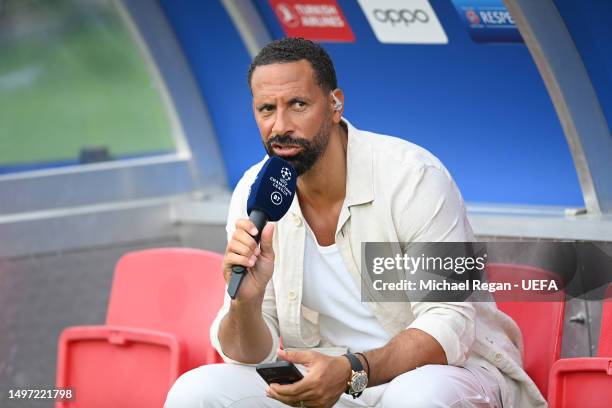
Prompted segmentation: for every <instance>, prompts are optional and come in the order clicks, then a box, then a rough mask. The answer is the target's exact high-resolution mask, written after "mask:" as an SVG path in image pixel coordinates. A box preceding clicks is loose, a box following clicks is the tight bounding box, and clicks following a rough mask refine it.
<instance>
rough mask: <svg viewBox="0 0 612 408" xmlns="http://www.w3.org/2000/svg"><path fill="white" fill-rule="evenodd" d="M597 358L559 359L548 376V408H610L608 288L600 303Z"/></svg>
mask: <svg viewBox="0 0 612 408" xmlns="http://www.w3.org/2000/svg"><path fill="white" fill-rule="evenodd" d="M597 355H598V357H585V358H563V359H561V360H559V361H557V362H556V363H555V364H554V365H553V367H552V372H551V375H550V394H549V398H548V400H549V404H550V407H551V408H565V407H589V408H600V407H601V408H604V407H606V408H607V407H610V406H611V405H612V285H610V286H608V290H607V294H606V300H605V301H604V302H603V310H602V316H601V331H600V336H599V345H598V352H597Z"/></svg>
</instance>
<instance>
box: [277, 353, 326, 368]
mask: <svg viewBox="0 0 612 408" xmlns="http://www.w3.org/2000/svg"><path fill="white" fill-rule="evenodd" d="M318 354H319V353H317V352H315V351H310V350H306V351H287V350H279V351H278V357H279V358H281V359H283V360H286V361H289V362H291V363H295V364H304V365H308V364H311V363H312V362H313V361H314V360H315V359H316V358H317V356H318Z"/></svg>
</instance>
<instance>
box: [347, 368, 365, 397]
mask: <svg viewBox="0 0 612 408" xmlns="http://www.w3.org/2000/svg"><path fill="white" fill-rule="evenodd" d="M367 386H368V375H367V374H366V373H365V371H358V372H356V373H355V374H353V378H352V381H351V388H352V390H353V392H355V393H358V392H363V390H365V389H366V387H367Z"/></svg>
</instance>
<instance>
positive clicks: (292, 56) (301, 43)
mask: <svg viewBox="0 0 612 408" xmlns="http://www.w3.org/2000/svg"><path fill="white" fill-rule="evenodd" d="M301 60H306V61H308V62H309V63H310V65H311V66H312V69H313V70H314V73H315V80H316V81H317V84H318V85H319V86H320V87H321V89H323V91H325V92H330V91H333V90H334V89H336V88H337V87H338V81H337V80H336V71H335V69H334V63H333V62H332V60H331V58H330V56H329V54H328V53H327V51H325V50H324V49H323V47H321V46H320V45H319V44H315V43H314V42H312V41H310V40H306V39H304V38H282V39H280V40H275V41H272V42H271V43H270V44H268V45H266V46H265V47H263V48H262V49H261V51H259V53H258V54H257V55H256V56H255V58H254V59H253V62H252V63H251V66H250V67H249V73H248V82H249V89H251V78H252V77H253V71H255V68H257V67H259V66H261V65H269V64H282V63H286V62H295V61H301Z"/></svg>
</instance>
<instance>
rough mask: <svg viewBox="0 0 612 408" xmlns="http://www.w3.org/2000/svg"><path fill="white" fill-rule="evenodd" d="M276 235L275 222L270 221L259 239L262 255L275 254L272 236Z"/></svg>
mask: <svg viewBox="0 0 612 408" xmlns="http://www.w3.org/2000/svg"><path fill="white" fill-rule="evenodd" d="M273 236H274V224H273V223H271V222H269V223H267V224H266V226H265V227H264V229H263V231H261V238H260V241H259V247H260V248H261V254H262V255H274V250H273V249H272V237H273Z"/></svg>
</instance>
